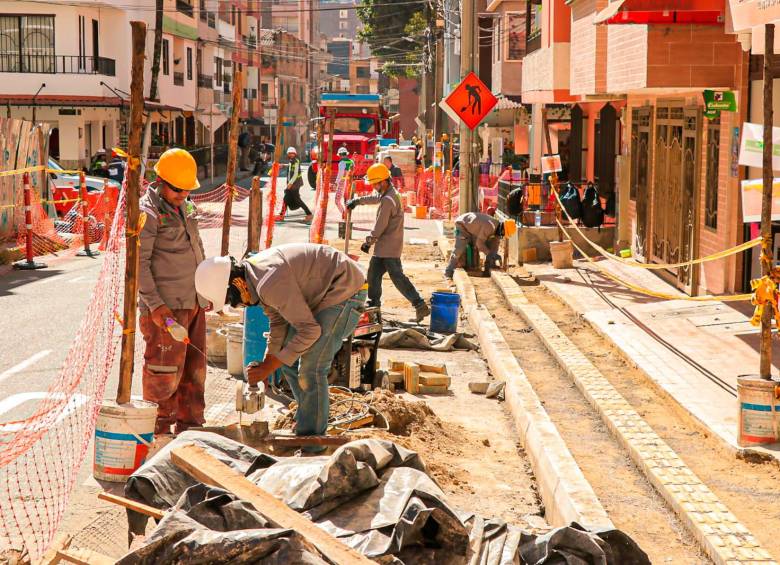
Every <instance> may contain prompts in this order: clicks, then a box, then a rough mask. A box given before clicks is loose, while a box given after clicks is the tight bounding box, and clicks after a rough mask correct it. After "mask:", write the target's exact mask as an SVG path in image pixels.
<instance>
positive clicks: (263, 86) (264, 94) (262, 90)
mask: <svg viewBox="0 0 780 565" xmlns="http://www.w3.org/2000/svg"><path fill="white" fill-rule="evenodd" d="M260 95H261V96H262V97H263V102H268V83H267V82H265V83H263V84H261V85H260Z"/></svg>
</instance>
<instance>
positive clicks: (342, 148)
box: [338, 147, 349, 157]
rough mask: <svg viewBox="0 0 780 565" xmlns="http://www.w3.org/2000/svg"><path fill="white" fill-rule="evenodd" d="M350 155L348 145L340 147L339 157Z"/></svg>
mask: <svg viewBox="0 0 780 565" xmlns="http://www.w3.org/2000/svg"><path fill="white" fill-rule="evenodd" d="M348 155H349V151H348V150H347V148H346V147H339V150H338V156H339V157H346V156H348Z"/></svg>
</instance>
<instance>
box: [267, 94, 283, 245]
mask: <svg viewBox="0 0 780 565" xmlns="http://www.w3.org/2000/svg"><path fill="white" fill-rule="evenodd" d="M285 105H286V101H285V99H284V98H282V99H281V100H279V109H278V111H277V114H276V115H277V118H276V136H275V137H274V143H275V145H274V163H273V165H271V198H270V199H269V204H270V208H271V209H270V210H268V217H269V218H270V220H269V222H270V223H269V224H268V229H267V230H266V231H265V234H266V236H265V248H266V249H268V248H269V247H271V244H272V243H273V236H274V230H273V226H274V223H275V222H276V185H277V181H278V179H279V168H280V165H279V161H280V160H281V158H282V127H283V126H282V123H283V122H284V110H285ZM283 209H284V207H283Z"/></svg>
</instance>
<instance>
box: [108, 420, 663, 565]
mask: <svg viewBox="0 0 780 565" xmlns="http://www.w3.org/2000/svg"><path fill="white" fill-rule="evenodd" d="M189 443H194V444H197V445H200V446H202V447H204V448H205V449H206V450H207V451H208V452H209V453H210V454H211V455H213V456H214V457H216V458H218V459H219V460H220V461H222V462H223V463H226V464H228V465H230V466H231V467H233V468H234V469H236V470H238V471H240V472H241V473H243V474H244V475H245V476H246V477H247V478H248V479H249V480H250V481H252V482H253V483H255V484H256V485H258V486H260V487H261V488H263V489H265V490H267V491H268V492H270V493H271V494H273V495H274V496H276V497H277V498H279V499H281V500H283V501H284V502H285V503H286V504H287V505H288V506H289V507H290V508H292V509H294V510H296V511H298V512H301V513H303V514H304V515H305V516H306V517H307V518H309V519H310V520H312V521H313V522H315V523H316V524H317V525H318V526H319V527H321V528H322V529H323V530H325V531H327V532H328V533H330V534H331V535H333V536H334V537H336V538H339V539H340V540H341V541H342V542H343V543H345V544H346V545H349V546H351V547H353V548H355V549H357V550H358V551H360V552H361V553H363V554H364V555H366V556H367V557H370V558H372V559H374V560H375V561H377V562H378V563H392V564H412V563H415V564H427V563H441V564H445V563H446V564H458V563H463V564H466V563H479V564H483V563H484V564H491V565H492V564H496V565H502V564H514V563H534V564H537V563H538V564H553V563H555V564H558V563H567V564H572V565H579V564H590V563H592V564H616V565H617V564H627V563H637V564H644V563H649V560H648V558H647V556H646V555H645V553H644V552H643V551H642V550H641V549H639V547H637V545H636V544H635V543H634V542H633V541H632V540H631V539H630V538H629V537H628V536H626V535H625V534H623V533H621V532H619V531H616V530H610V531H604V532H586V531H584V530H583V529H582V528H580V527H579V526H577V525H576V524H572V526H570V527H565V528H558V529H555V530H552V531H551V532H549V533H548V534H546V535H543V536H536V535H534V534H531V533H527V532H524V531H523V530H521V529H520V528H518V527H515V526H512V525H508V524H506V523H505V522H503V521H501V520H495V519H484V518H481V517H478V516H475V515H474V514H472V513H469V512H464V511H461V510H457V509H455V508H452V507H451V506H450V505H449V504H448V503H447V500H446V495H445V494H444V492H442V490H441V489H440V488H439V487H438V486H437V485H436V483H435V482H434V481H433V480H432V479H431V478H430V477H429V476H428V475H427V473H426V472H425V466H424V464H423V462H422V461H421V460H420V458H419V457H418V455H417V454H416V453H414V452H412V451H409V450H407V449H404V448H402V447H400V446H398V445H396V444H394V443H392V442H390V441H383V440H376V439H362V440H358V441H354V442H351V443H348V444H346V445H344V446H342V447H340V448H339V449H337V450H336V451H335V452H334V453H333V454H332V455H329V456H317V457H284V458H278V457H272V456H269V455H267V454H263V453H260V452H259V451H256V450H254V449H251V448H249V447H247V446H244V445H242V444H239V443H237V442H234V441H232V440H230V439H227V438H224V437H222V436H219V435H216V434H211V433H206V432H185V433H183V434H181V435H180V436H179V437H178V438H176V439H175V440H174V441H173V442H171V443H170V444H169V445H167V446H166V447H165V448H164V449H162V450H161V451H160V452H159V453H157V454H156V455H155V456H154V457H153V458H152V459H150V460H149V461H148V462H147V463H146V464H145V465H144V466H143V467H141V468H140V469H139V470H138V471H137V472H136V473H135V474H134V475H133V476H132V477H131V478H130V480H129V481H128V483H127V485H126V487H125V494H126V495H127V496H128V497H130V498H132V499H135V500H138V501H140V502H144V503H146V504H149V505H152V506H155V507H157V508H165V509H167V508H172V511H171V512H168V513H166V515H165V517H164V518H163V519H162V520H161V521H160V523H159V524H158V525H157V527H156V529H155V530H154V531H153V532H152V533H151V534H150V535H149V537H147V539H146V541H145V544H144V545H143V546H142V547H140V548H138V549H136V550H134V551H132V552H131V553H129V554H127V555H126V556H125V557H124V558H122V560H121V561H120V562H119V563H121V564H140V563H149V564H151V563H154V564H156V565H159V564H164V563H231V564H238V563H267V564H277V563H278V564H282V563H285V564H287V563H306V564H309V563H311V564H315V563H329V561H328V560H327V559H326V558H325V557H324V556H322V554H320V552H319V551H318V550H317V548H316V547H315V546H314V545H313V544H311V543H310V542H309V541H307V540H306V539H305V538H303V537H302V536H301V535H299V534H298V533H297V532H295V531H292V530H289V529H281V528H275V527H273V525H272V524H270V523H269V522H268V521H267V520H266V519H265V517H264V516H263V509H262V508H254V507H253V506H252V505H251V504H248V503H246V502H244V501H241V500H239V499H237V498H236V497H235V496H233V495H232V494H230V493H228V492H226V491H224V490H221V489H218V488H212V487H208V486H206V485H203V484H201V483H198V482H196V481H194V480H193V479H192V478H191V477H189V475H187V474H186V473H185V472H184V471H182V470H180V469H179V468H178V467H176V466H175V465H174V464H173V463H172V461H171V458H170V452H171V450H173V449H175V448H176V447H179V446H181V445H184V444H189ZM129 517H130V518H131V526H132V527H133V529H135V531H143V529H144V526H145V521H144V520H143V519H140V520H139V516H138V515H136V514H135V513H133V512H131V515H130V516H129Z"/></svg>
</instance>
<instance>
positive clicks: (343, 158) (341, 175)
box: [336, 147, 355, 216]
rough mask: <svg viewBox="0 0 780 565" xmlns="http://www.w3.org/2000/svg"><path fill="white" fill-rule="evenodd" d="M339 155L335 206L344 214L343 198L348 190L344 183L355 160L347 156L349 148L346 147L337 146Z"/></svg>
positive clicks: (353, 166)
mask: <svg viewBox="0 0 780 565" xmlns="http://www.w3.org/2000/svg"><path fill="white" fill-rule="evenodd" d="M337 155H338V157H339V172H338V174H337V175H336V207H337V208H338V209H339V211H340V212H341V214H342V216H343V215H344V198H345V195H348V194H349V192H348V190H347V187H346V185H345V184H344V183H346V180H347V173H349V171H351V170H352V169H354V168H355V162H354V161H353V160H352V159H350V158H349V150H348V149H347V148H346V147H339V150H338V152H337Z"/></svg>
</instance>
